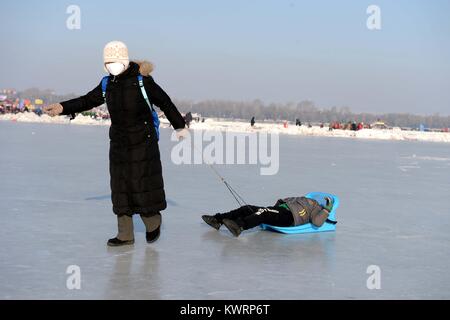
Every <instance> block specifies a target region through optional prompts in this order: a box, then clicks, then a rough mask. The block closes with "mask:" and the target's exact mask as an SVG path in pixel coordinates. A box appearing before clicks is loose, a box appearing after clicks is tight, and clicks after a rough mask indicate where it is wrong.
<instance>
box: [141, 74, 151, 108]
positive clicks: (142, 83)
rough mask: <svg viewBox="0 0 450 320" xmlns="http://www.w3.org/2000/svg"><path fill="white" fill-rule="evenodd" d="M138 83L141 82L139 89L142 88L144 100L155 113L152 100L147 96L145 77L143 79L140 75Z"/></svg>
mask: <svg viewBox="0 0 450 320" xmlns="http://www.w3.org/2000/svg"><path fill="white" fill-rule="evenodd" d="M138 81H139V87H140V88H141V92H142V96H143V97H144V99H145V101H146V102H147V104H148V106H149V107H150V109H152V111H153V112H155V109H154V108H153V104H152V103H151V102H150V99H149V98H148V96H147V90H145V87H144V77H142V75H138Z"/></svg>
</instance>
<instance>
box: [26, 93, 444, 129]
mask: <svg viewBox="0 0 450 320" xmlns="http://www.w3.org/2000/svg"><path fill="white" fill-rule="evenodd" d="M76 96H77V95H75V94H67V95H57V94H55V93H54V92H53V91H52V90H49V89H47V90H39V89H37V88H31V89H27V90H24V91H22V92H18V93H17V97H19V98H23V99H33V100H34V99H43V100H44V103H45V104H49V103H56V102H60V101H64V100H68V99H72V98H75V97H76ZM174 102H175V104H176V105H177V107H178V108H179V110H180V111H181V112H183V113H187V112H189V111H190V112H195V113H199V114H201V115H202V116H203V117H215V118H230V119H243V120H248V121H250V119H251V118H252V117H255V118H256V120H257V121H264V120H268V121H283V120H287V121H292V122H295V120H296V119H299V120H300V121H301V122H302V123H305V124H306V123H330V122H341V123H343V122H348V121H355V122H364V123H373V122H375V121H377V120H378V119H380V120H382V121H384V122H385V123H386V124H387V125H389V126H393V127H408V128H418V127H419V125H420V124H423V125H425V126H426V127H429V128H449V127H450V116H440V115H439V114H438V113H436V114H433V115H427V116H423V115H414V114H410V113H387V114H374V113H354V112H352V111H351V110H350V108H348V107H332V108H330V109H324V108H318V107H316V106H315V104H314V102H313V101H308V100H305V101H300V102H287V103H277V104H275V103H270V104H264V103H263V102H262V101H261V100H259V99H256V100H253V101H228V100H203V101H196V102H195V101H190V100H175V99H174Z"/></svg>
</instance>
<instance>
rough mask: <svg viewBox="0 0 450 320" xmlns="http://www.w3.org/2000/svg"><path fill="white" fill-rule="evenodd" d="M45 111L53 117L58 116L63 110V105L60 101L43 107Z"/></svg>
mask: <svg viewBox="0 0 450 320" xmlns="http://www.w3.org/2000/svg"><path fill="white" fill-rule="evenodd" d="M42 111H44V113H46V114H48V115H49V116H51V117H54V116H57V115H59V114H61V113H62V112H63V106H62V105H61V104H60V103H54V104H51V105H49V106H46V107H44V108H43V109H42Z"/></svg>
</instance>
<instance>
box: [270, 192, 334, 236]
mask: <svg viewBox="0 0 450 320" xmlns="http://www.w3.org/2000/svg"><path fill="white" fill-rule="evenodd" d="M305 197H307V198H310V199H314V200H316V201H317V202H319V204H320V205H322V206H324V205H325V197H331V198H333V201H334V203H333V208H331V212H330V215H329V217H328V220H331V221H336V209H337V208H338V207H339V198H338V197H337V196H335V195H333V194H329V193H323V192H310V193H308V194H307V195H306V196H305ZM261 228H262V229H263V230H269V231H277V232H281V233H287V234H295V233H313V232H324V231H335V230H336V224H333V223H329V222H325V223H324V224H323V225H322V226H321V227H316V226H315V225H313V224H311V223H307V224H303V225H301V226H296V227H275V226H271V225H268V224H262V225H261Z"/></svg>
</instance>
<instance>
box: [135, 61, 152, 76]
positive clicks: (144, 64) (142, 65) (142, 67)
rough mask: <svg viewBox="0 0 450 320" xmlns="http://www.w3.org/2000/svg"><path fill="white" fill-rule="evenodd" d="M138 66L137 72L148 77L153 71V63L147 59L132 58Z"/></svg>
mask: <svg viewBox="0 0 450 320" xmlns="http://www.w3.org/2000/svg"><path fill="white" fill-rule="evenodd" d="M132 62H134V63H136V64H137V65H138V66H139V73H140V74H141V75H143V76H144V77H148V76H149V75H150V73H152V71H153V68H154V67H153V63H151V62H150V61H147V60H133V61H132Z"/></svg>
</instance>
